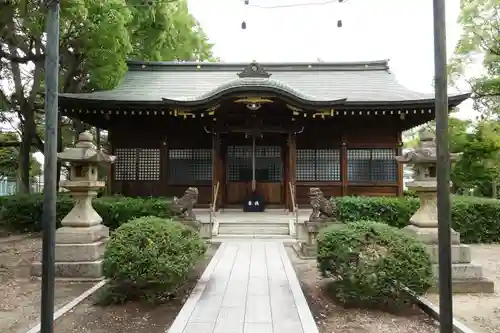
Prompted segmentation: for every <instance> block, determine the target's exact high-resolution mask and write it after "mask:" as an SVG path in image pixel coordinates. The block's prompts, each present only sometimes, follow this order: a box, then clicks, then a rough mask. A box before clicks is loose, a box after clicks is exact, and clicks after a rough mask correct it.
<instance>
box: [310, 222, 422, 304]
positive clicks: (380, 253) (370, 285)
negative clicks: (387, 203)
mask: <svg viewBox="0 0 500 333" xmlns="http://www.w3.org/2000/svg"><path fill="white" fill-rule="evenodd" d="M317 261H318V267H319V269H320V271H321V272H322V274H323V275H324V276H326V277H330V278H332V281H331V285H330V286H329V288H328V290H329V291H330V292H331V293H332V294H333V295H332V296H334V297H335V298H336V299H337V300H339V301H340V302H341V303H343V304H346V305H355V306H367V307H382V308H386V307H389V308H390V307H392V306H394V305H396V306H398V307H399V306H401V305H402V304H409V303H411V300H410V299H409V296H408V295H407V294H406V293H405V292H404V290H403V288H402V286H406V287H408V288H410V289H411V290H413V291H414V292H415V293H417V294H423V293H424V292H425V291H426V290H427V289H428V288H429V287H430V286H431V281H432V268H431V261H430V258H429V255H428V254H427V252H426V250H425V247H424V245H423V244H421V243H420V242H419V241H417V240H416V239H414V238H412V237H411V236H409V235H407V234H405V233H404V232H403V231H401V230H399V229H397V228H393V227H390V226H388V225H386V224H382V223H376V222H368V221H366V222H354V223H349V224H346V225H343V226H341V227H338V226H332V227H329V228H327V229H326V230H324V231H323V232H322V233H321V234H320V237H319V239H318V256H317Z"/></svg>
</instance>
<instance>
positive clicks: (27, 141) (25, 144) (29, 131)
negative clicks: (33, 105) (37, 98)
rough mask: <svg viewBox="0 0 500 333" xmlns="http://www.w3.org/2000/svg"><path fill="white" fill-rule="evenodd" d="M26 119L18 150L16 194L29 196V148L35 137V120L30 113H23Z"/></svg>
mask: <svg viewBox="0 0 500 333" xmlns="http://www.w3.org/2000/svg"><path fill="white" fill-rule="evenodd" d="M24 114H25V115H28V117H26V118H25V120H24V126H23V134H22V136H21V145H20V149H19V182H18V187H17V192H18V193H22V194H29V193H30V192H31V188H30V167H31V146H32V145H33V142H34V140H35V136H36V124H35V119H34V118H33V117H32V116H30V112H24Z"/></svg>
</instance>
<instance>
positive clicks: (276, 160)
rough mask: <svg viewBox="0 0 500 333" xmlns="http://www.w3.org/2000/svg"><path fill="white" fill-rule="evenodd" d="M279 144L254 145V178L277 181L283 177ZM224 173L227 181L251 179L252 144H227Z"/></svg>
mask: <svg viewBox="0 0 500 333" xmlns="http://www.w3.org/2000/svg"><path fill="white" fill-rule="evenodd" d="M281 153H282V152H281V147H280V146H257V147H255V179H256V180H257V181H270V182H277V181H281V180H282V179H283V164H282V159H281V155H282V154H281ZM226 174H227V180H228V181H249V180H251V179H252V146H229V147H228V150H227V165H226Z"/></svg>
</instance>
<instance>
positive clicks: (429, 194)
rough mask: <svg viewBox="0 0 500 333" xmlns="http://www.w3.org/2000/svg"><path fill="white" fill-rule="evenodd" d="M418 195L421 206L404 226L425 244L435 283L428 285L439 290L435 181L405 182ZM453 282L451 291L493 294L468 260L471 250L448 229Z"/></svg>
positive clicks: (480, 269)
mask: <svg viewBox="0 0 500 333" xmlns="http://www.w3.org/2000/svg"><path fill="white" fill-rule="evenodd" d="M408 188H410V189H411V190H413V191H415V192H416V194H417V195H418V196H419V198H420V208H419V209H418V210H417V211H416V212H415V214H414V215H413V216H412V217H411V218H410V223H411V225H409V226H406V227H405V228H404V229H405V230H406V231H407V232H408V233H410V234H412V235H414V236H415V237H417V238H419V239H420V240H421V241H422V242H423V243H424V244H425V245H426V247H427V251H428V253H429V255H430V257H431V261H432V264H433V271H434V276H435V277H436V283H435V285H434V286H433V287H432V288H431V292H432V291H434V292H435V291H438V279H439V248H438V221H437V198H436V194H435V193H436V181H435V180H434V179H427V180H420V181H415V182H413V183H411V184H409V185H408ZM451 243H452V246H451V259H452V284H453V292H454V293H493V292H494V284H493V282H492V281H489V280H487V279H485V278H484V276H483V268H482V266H480V265H476V264H473V263H472V262H471V249H470V247H469V246H468V245H466V244H461V243H460V234H459V233H458V232H456V231H455V230H453V229H451Z"/></svg>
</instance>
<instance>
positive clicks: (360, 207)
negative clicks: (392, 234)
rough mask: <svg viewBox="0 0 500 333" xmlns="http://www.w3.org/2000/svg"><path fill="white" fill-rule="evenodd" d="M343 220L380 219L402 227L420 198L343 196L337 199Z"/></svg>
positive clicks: (339, 213) (340, 216)
mask: <svg viewBox="0 0 500 333" xmlns="http://www.w3.org/2000/svg"><path fill="white" fill-rule="evenodd" d="M335 204H336V205H337V210H338V215H339V219H340V220H341V221H343V222H352V221H362V220H370V221H378V222H384V223H387V224H389V225H390V226H393V227H397V228H402V227H404V226H406V225H407V224H408V222H409V220H410V217H411V216H412V215H413V213H414V212H415V211H416V210H417V208H418V206H419V202H418V199H414V198H398V197H341V198H336V199H335Z"/></svg>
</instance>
